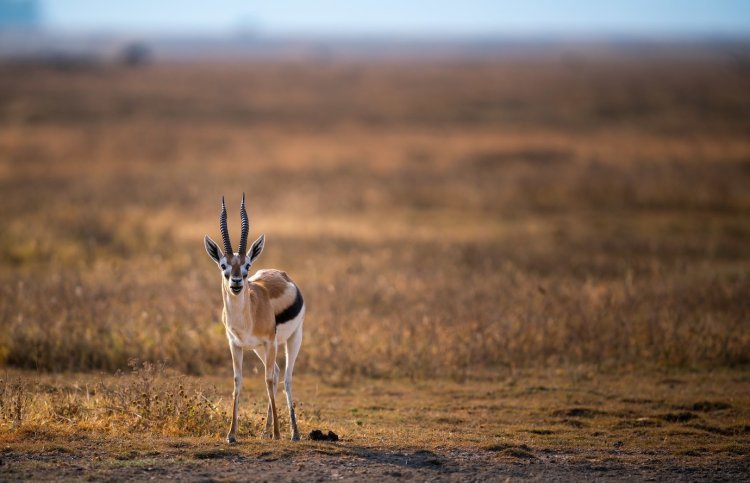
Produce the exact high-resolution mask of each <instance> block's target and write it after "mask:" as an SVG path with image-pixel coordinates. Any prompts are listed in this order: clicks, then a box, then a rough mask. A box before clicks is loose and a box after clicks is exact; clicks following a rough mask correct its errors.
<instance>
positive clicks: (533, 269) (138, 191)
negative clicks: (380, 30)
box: [0, 46, 750, 480]
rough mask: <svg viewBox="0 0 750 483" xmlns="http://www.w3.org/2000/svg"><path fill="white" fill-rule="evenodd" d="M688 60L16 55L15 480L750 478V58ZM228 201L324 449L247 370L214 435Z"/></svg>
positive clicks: (12, 92) (9, 383) (0, 236)
mask: <svg viewBox="0 0 750 483" xmlns="http://www.w3.org/2000/svg"><path fill="white" fill-rule="evenodd" d="M700 52H701V54H700V55H698V54H695V55H693V54H691V51H689V50H688V49H687V48H686V49H682V50H680V49H676V50H673V51H665V53H664V54H663V55H662V56H653V55H652V56H649V57H648V58H646V57H643V58H641V57H639V56H638V55H635V54H632V53H630V54H627V55H626V54H623V53H622V52H620V53H610V54H607V53H606V52H604V53H602V52H597V53H596V55H593V54H591V55H578V56H574V55H564V56H559V58H558V57H557V56H554V55H552V56H546V57H544V58H543V57H534V58H531V59H528V60H524V61H522V60H518V58H517V57H515V58H514V57H508V58H502V57H501V58H498V59H492V58H490V57H486V58H474V59H468V58H467V59H461V58H454V59H446V60H436V59H433V60H430V61H427V60H416V61H407V60H384V59H380V60H376V61H375V60H373V61H354V60H351V61H343V60H341V61H338V60H329V61H325V62H312V61H272V60H262V61H261V60H257V61H253V62H247V63H239V64H230V63H221V62H214V63H174V64H169V63H156V64H153V65H146V66H143V67H140V68H126V67H121V66H115V65H97V64H83V65H69V66H66V65H56V66H41V65H31V64H14V65H3V66H1V67H0V193H1V198H2V203H0V328H1V329H2V330H0V362H2V365H3V366H4V367H5V368H6V369H5V371H4V373H3V377H2V379H3V382H2V384H1V385H0V386H1V387H0V404H2V407H1V408H0V409H1V411H0V413H2V424H3V429H2V433H1V434H0V438H2V442H1V443H2V445H3V447H4V449H3V453H2V455H0V458H1V459H2V463H3V465H2V466H0V477H4V478H17V477H23V476H25V477H45V476H47V477H49V476H51V475H55V474H56V473H51V472H53V471H62V473H59V474H57V475H58V476H62V477H65V478H78V477H81V476H82V475H83V476H85V475H88V476H93V477H101V478H127V477H133V478H146V477H149V476H151V475H156V476H157V477H160V478H165V477H169V476H174V477H179V478H190V477H196V478H203V479H205V478H230V479H233V478H241V477H253V474H254V473H252V472H255V471H265V472H266V473H265V476H266V477H268V478H270V477H287V478H296V479H299V480H307V479H309V478H311V477H325V478H335V477H337V476H341V477H345V478H354V479H356V478H382V477H390V478H402V477H406V476H411V477H415V478H419V479H428V478H433V477H437V478H445V479H450V478H455V479H461V478H467V479H471V478H483V479H485V478H490V477H496V478H500V477H503V478H504V477H508V476H510V477H519V478H524V477H545V478H547V479H550V478H563V479H575V478H579V477H586V478H597V477H607V476H611V477H616V478H629V477H632V476H633V475H636V477H638V476H640V477H643V478H646V477H654V476H656V477H661V478H668V479H678V478H689V479H695V478H698V479H700V478H704V477H706V478H707V477H712V478H735V479H736V478H738V477H742V476H745V477H747V475H748V471H750V468H749V467H748V463H747V460H748V455H750V429H749V428H750V371H748V363H749V362H750V216H749V215H750V95H748V92H750V70H748V63H747V61H743V54H746V53H747V48H746V47H744V46H739V47H738V46H727V47H723V48H722V47H713V48H703V49H702V50H701V51H700ZM243 191H244V192H245V193H246V194H247V197H248V203H249V214H250V222H251V232H250V237H251V239H254V238H255V237H257V236H258V234H259V233H265V235H266V248H265V251H264V252H263V255H262V256H261V258H260V260H259V262H258V263H257V264H256V267H255V268H269V267H276V268H282V269H284V270H286V271H287V272H289V273H290V274H291V275H292V276H293V277H294V279H295V280H296V282H297V283H298V284H299V286H300V287H301V289H302V291H303V293H304V294H305V300H306V303H307V304H308V315H307V320H306V324H305V342H304V344H303V348H302V352H301V356H300V358H299V359H298V364H297V372H296V374H298V377H296V378H295V387H296V390H295V399H297V407H298V408H299V415H300V429H301V430H302V432H303V433H305V434H306V433H308V432H309V431H310V430H312V429H315V428H320V429H324V430H329V429H330V430H333V431H335V432H336V433H337V434H339V436H340V437H341V441H340V442H339V443H317V442H312V441H303V442H302V443H300V444H296V445H295V444H291V443H289V442H283V443H278V444H277V443H273V442H269V441H265V440H260V439H258V435H259V433H260V428H261V426H262V424H263V421H262V419H263V414H262V412H263V411H262V409H263V406H262V405H263V404H264V401H265V399H264V395H263V393H262V391H261V384H262V383H261V376H260V375H259V374H253V372H254V370H255V369H258V368H259V367H260V366H259V363H258V362H256V361H253V360H251V361H249V362H247V363H246V364H247V374H248V377H246V383H245V385H246V388H247V390H246V391H245V392H244V393H243V405H242V409H243V417H242V419H241V423H240V425H241V431H240V436H241V442H240V444H239V445H237V446H232V447H226V446H225V445H224V444H223V443H222V439H221V436H222V435H223V433H224V432H225V431H226V429H227V426H228V420H229V416H228V408H229V403H228V401H229V397H230V394H231V377H230V373H231V369H230V363H229V353H228V349H227V347H226V341H225V337H224V334H223V328H222V326H221V324H220V322H219V313H220V304H221V299H220V292H219V283H220V282H219V274H218V273H217V270H216V268H215V266H214V265H213V264H212V263H211V262H210V260H209V258H208V256H207V255H206V254H205V252H204V250H203V246H202V237H203V235H204V234H206V233H207V234H209V235H211V236H212V237H213V238H214V239H218V238H219V233H218V211H219V201H220V199H221V196H222V195H226V196H227V202H228V205H229V210H230V220H229V223H230V232H231V233H232V234H233V237H234V238H235V240H236V239H237V237H238V235H239V213H238V208H239V199H240V196H241V193H242V192H243ZM235 244H236V241H235ZM281 413H282V415H285V411H284V410H282V411H281ZM283 427H284V428H286V426H283ZM410 462H411V463H410ZM56 468H63V470H58V469H56ZM153 471H156V473H151V472H153ZM248 471H252V472H251V473H247V472H248ZM287 471H289V472H291V473H287ZM332 471H335V472H336V473H335V474H334V473H331V472H332ZM258 476H259V477H262V476H263V474H259V475H258Z"/></svg>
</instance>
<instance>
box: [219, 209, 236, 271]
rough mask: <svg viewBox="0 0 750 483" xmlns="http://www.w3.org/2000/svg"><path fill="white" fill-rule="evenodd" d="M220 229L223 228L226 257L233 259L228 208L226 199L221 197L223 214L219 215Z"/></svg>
mask: <svg viewBox="0 0 750 483" xmlns="http://www.w3.org/2000/svg"><path fill="white" fill-rule="evenodd" d="M219 228H221V239H222V241H223V242H224V255H225V256H227V257H231V256H232V255H233V254H234V252H233V251H232V242H231V241H229V228H227V206H226V205H225V204H224V197H223V196H222V197H221V214H220V215H219Z"/></svg>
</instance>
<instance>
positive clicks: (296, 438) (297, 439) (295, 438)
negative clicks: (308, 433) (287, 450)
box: [292, 433, 299, 441]
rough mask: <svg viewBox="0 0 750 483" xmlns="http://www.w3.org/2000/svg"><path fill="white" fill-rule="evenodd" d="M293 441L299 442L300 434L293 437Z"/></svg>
mask: <svg viewBox="0 0 750 483" xmlns="http://www.w3.org/2000/svg"><path fill="white" fill-rule="evenodd" d="M292 441H299V433H294V434H293V435H292Z"/></svg>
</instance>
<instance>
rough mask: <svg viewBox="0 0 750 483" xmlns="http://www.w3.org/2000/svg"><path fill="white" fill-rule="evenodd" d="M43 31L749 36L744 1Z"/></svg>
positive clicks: (79, 6) (628, 1)
mask: <svg viewBox="0 0 750 483" xmlns="http://www.w3.org/2000/svg"><path fill="white" fill-rule="evenodd" d="M43 12H44V18H45V22H46V23H47V24H48V25H49V26H51V27H57V28H63V29H85V30H138V31H147V32H165V33H167V32H168V33H175V32H201V33H224V32H232V31H237V30H240V29H247V30H257V31H258V32H261V33H265V34H345V35H351V34H399V35H416V36H420V35H422V36H425V35H426V36H434V35H441V34H442V35H487V34H489V35H492V34H496V35H497V34H510V35H513V34H580V35H586V34H606V33H623V34H651V35H653V34H666V35H692V34H745V35H747V34H749V33H750V0H734V1H730V0H579V1H566V0H516V1H503V0H494V1H493V0H455V1H444V0H433V1H408V0H401V1H399V0H360V1H355V0H351V1H343V0H341V1H335V0H273V1H265V2H251V1H242V0H202V1H191V0H182V1H178V0H158V1H157V0H128V1H120V2H114V1H102V0H46V1H45V2H44V3H43Z"/></svg>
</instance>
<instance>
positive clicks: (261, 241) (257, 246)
mask: <svg viewBox="0 0 750 483" xmlns="http://www.w3.org/2000/svg"><path fill="white" fill-rule="evenodd" d="M265 244H266V236H265V235H261V236H259V237H258V239H257V240H255V241H254V242H253V246H251V247H250V250H248V251H247V259H248V260H249V262H250V263H253V262H254V261H255V259H256V258H258V256H259V255H260V252H262V251H263V246H264V245H265Z"/></svg>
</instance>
